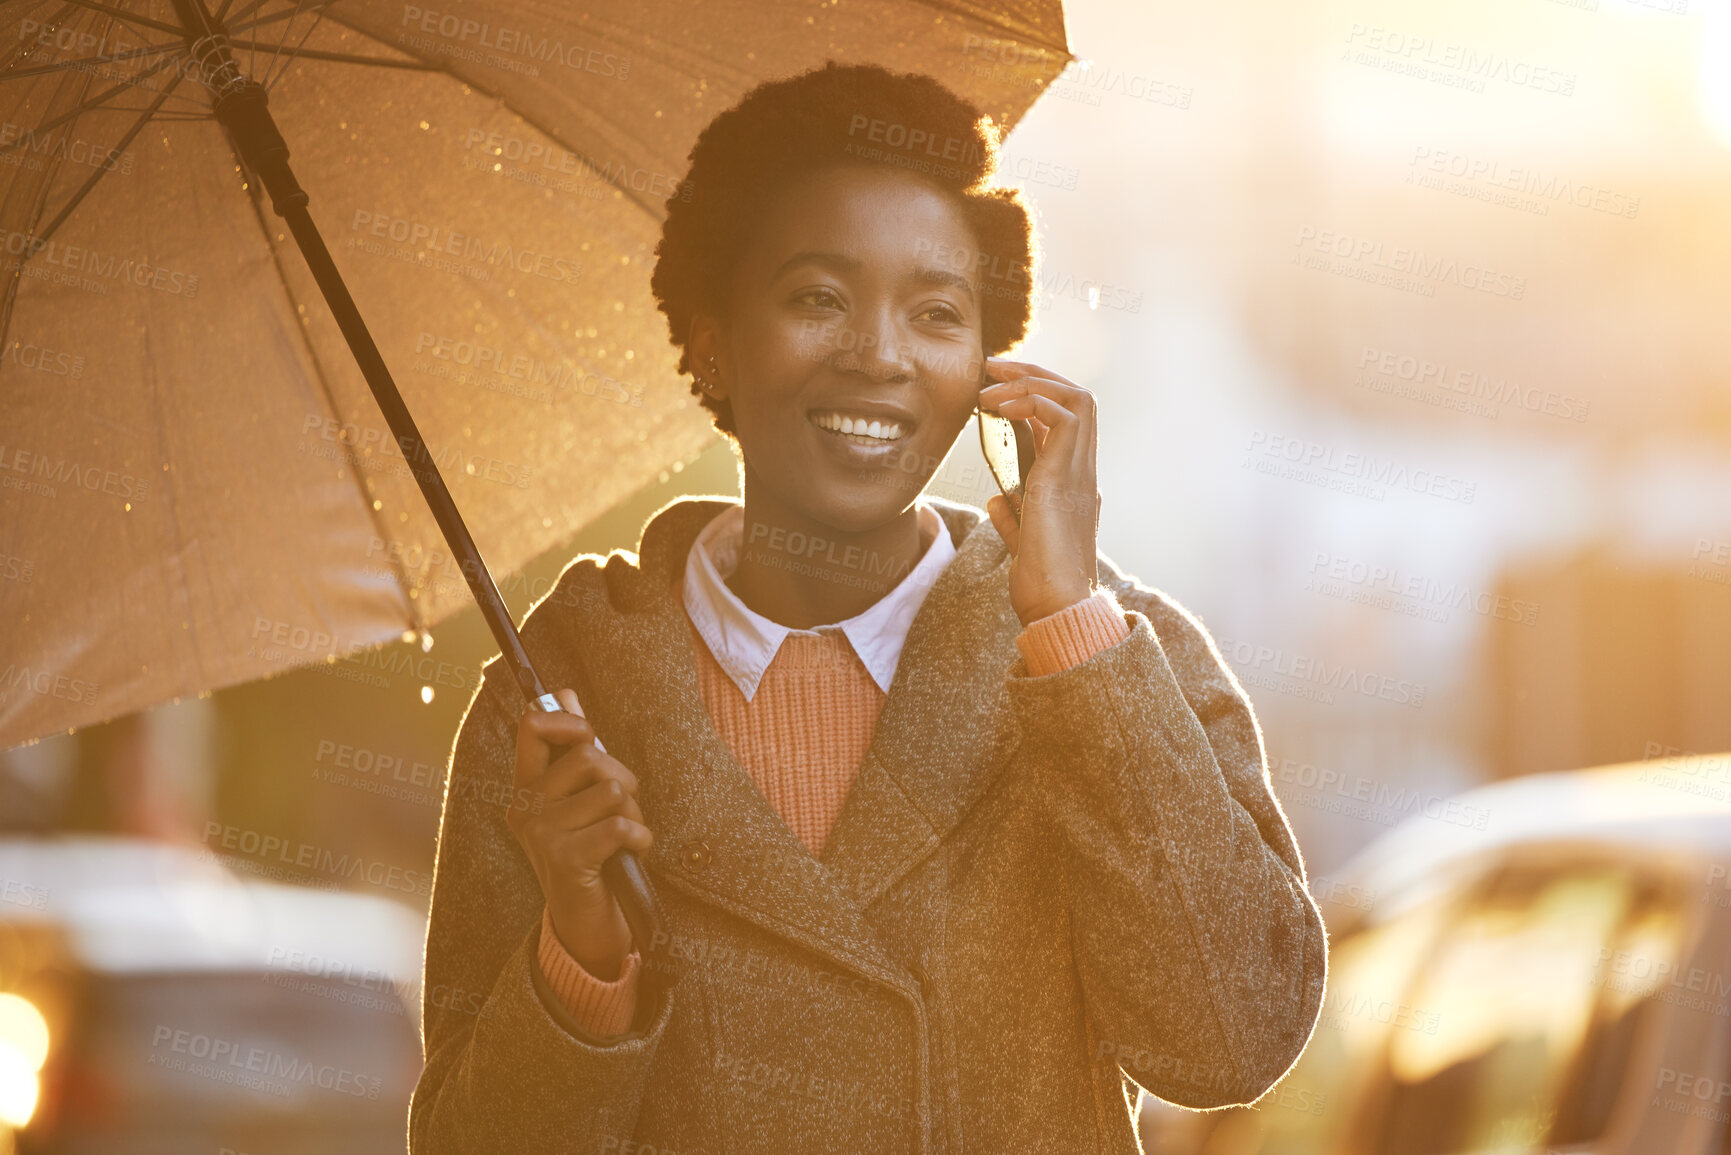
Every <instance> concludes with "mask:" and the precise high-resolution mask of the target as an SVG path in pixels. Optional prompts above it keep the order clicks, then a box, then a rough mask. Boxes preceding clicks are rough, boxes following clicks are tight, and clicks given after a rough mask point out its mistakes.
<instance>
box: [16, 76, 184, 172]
mask: <svg viewBox="0 0 1731 1155" xmlns="http://www.w3.org/2000/svg"><path fill="white" fill-rule="evenodd" d="M167 64H168V62H167V61H163V62H162V63H161V64H158V65H157V66H156V67H154V68H152V69H151V70H150V71H148V72H145V73H142V74H141V75H144V76H151V75H154V74H155V73H158V72H160V71H162V70H163V68H165V67H167ZM128 86H129V82H124V81H123V82H122V83H120V84H116V85H115V86H114V87H113V88H110V89H108V90H107V91H104V92H99V93H97V94H96V96H95V97H93V98H92V99H90V100H86V101H83V102H81V103H79V104H78V105H76V106H75V107H73V108H71V109H70V110H68V111H66V112H64V113H62V114H61V115H59V116H57V117H55V118H54V119H53V120H48V121H44V122H43V123H41V124H39V125H37V126H36V128H35V129H34V132H37V133H41V132H46V131H48V130H49V129H51V128H59V127H60V126H61V125H63V124H65V123H66V122H67V121H69V120H77V119H78V118H79V117H80V116H82V115H84V114H85V113H86V112H90V111H92V110H94V109H97V108H101V107H102V102H103V101H105V100H107V99H108V98H109V97H111V96H113V95H114V94H115V93H117V92H119V91H120V90H121V89H123V88H126V87H128ZM131 111H134V112H136V111H137V110H136V109H133V110H131ZM26 139H28V138H25V137H20V138H19V139H18V140H16V141H14V142H13V143H11V144H8V145H3V146H0V155H3V154H5V153H8V152H11V151H13V150H14V149H18V148H22V147H24V142H25V140H26Z"/></svg>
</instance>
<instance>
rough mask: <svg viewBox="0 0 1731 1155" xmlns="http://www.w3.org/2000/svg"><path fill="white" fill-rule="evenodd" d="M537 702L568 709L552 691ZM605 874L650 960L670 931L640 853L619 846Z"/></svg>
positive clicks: (553, 709)
mask: <svg viewBox="0 0 1731 1155" xmlns="http://www.w3.org/2000/svg"><path fill="white" fill-rule="evenodd" d="M534 704H535V709H537V710H539V711H541V712H542V713H543V714H562V713H565V707H564V706H561V705H560V704H559V699H557V698H555V697H554V696H553V695H552V694H541V695H539V696H537V697H536V698H535V699H534ZM576 713H577V716H578V717H579V718H581V717H583V711H582V709H578V710H577V711H576ZM595 748H596V749H597V750H600V751H602V752H603V753H605V752H606V750H607V747H605V746H603V745H602V744H601V739H600V738H599V737H597V738H596V739H595ZM560 753H562V751H555V752H554V754H553V757H555V758H557V757H558V756H559V754H560ZM601 877H602V878H603V879H605V880H606V882H607V889H608V890H611V891H612V892H613V898H614V901H616V902H617V903H619V911H620V913H621V914H623V915H624V916H625V925H626V926H628V927H630V928H631V941H632V943H633V944H634V945H635V946H636V947H637V949H638V950H639V951H641V952H642V954H643V958H644V960H645V961H647V960H648V959H649V957H650V955H651V954H652V953H653V952H654V951H657V950H660V949H661V947H662V946H664V945H665V944H666V943H667V934H666V932H665V930H664V929H663V928H662V925H661V902H660V900H659V899H657V898H656V897H655V887H654V886H653V885H652V884H651V883H650V881H649V873H648V872H647V871H645V870H644V869H643V864H642V863H641V862H639V861H638V860H637V855H635V854H633V853H632V852H631V851H629V850H619V851H615V852H614V853H613V855H612V856H611V857H609V858H608V859H607V861H606V862H604V863H602V864H601Z"/></svg>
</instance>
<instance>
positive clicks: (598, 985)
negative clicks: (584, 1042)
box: [537, 907, 640, 1038]
mask: <svg viewBox="0 0 1731 1155" xmlns="http://www.w3.org/2000/svg"><path fill="white" fill-rule="evenodd" d="M537 958H538V960H539V962H540V966H541V975H542V977H543V978H545V979H546V980H547V985H548V986H549V987H551V988H552V990H553V993H554V994H555V995H557V996H558V998H559V1002H560V1005H562V1006H563V1007H564V1008H565V1010H566V1013H568V1014H569V1015H570V1016H571V1018H572V1019H574V1020H575V1021H576V1023H577V1025H578V1026H580V1027H582V1028H583V1029H584V1030H585V1031H587V1032H588V1033H590V1034H591V1035H594V1036H596V1037H597V1038H608V1037H610V1036H613V1035H623V1034H624V1033H625V1032H626V1031H627V1030H629V1029H630V1027H631V1016H632V1014H633V1013H634V1012H635V1011H636V1010H637V964H638V962H639V961H640V959H639V957H638V954H637V951H636V950H635V949H634V950H632V952H631V953H630V954H628V955H626V956H625V965H624V966H623V967H622V968H620V971H619V977H618V978H616V979H614V980H613V981H612V982H610V983H606V982H602V981H601V980H600V979H598V978H596V977H595V976H594V975H592V974H590V973H589V972H588V971H586V970H584V969H583V964H582V963H580V962H578V961H577V960H576V959H574V958H572V957H571V955H570V953H569V952H568V951H566V949H565V946H564V944H563V943H561V942H560V941H559V936H558V935H557V934H556V933H554V931H553V915H552V913H551V912H550V911H548V910H547V909H546V908H545V907H543V908H542V909H541V945H540V948H539V950H538V951H537Z"/></svg>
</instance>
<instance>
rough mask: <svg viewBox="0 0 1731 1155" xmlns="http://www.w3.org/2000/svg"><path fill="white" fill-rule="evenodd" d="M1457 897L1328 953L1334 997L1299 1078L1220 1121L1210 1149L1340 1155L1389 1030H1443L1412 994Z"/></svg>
mask: <svg viewBox="0 0 1731 1155" xmlns="http://www.w3.org/2000/svg"><path fill="white" fill-rule="evenodd" d="M1451 901H1452V899H1450V898H1449V897H1448V896H1447V895H1445V894H1441V893H1438V894H1433V896H1432V897H1430V898H1428V899H1426V900H1425V901H1423V902H1422V903H1419V904H1416V905H1414V906H1411V907H1409V908H1407V909H1406V910H1404V911H1402V912H1401V913H1399V914H1397V915H1395V916H1393V917H1391V918H1390V919H1388V920H1387V921H1386V922H1383V923H1380V924H1377V925H1373V926H1370V927H1368V928H1367V929H1364V930H1360V931H1357V932H1355V933H1352V934H1349V935H1347V936H1345V937H1344V938H1341V939H1339V940H1337V941H1335V942H1333V943H1331V944H1330V946H1329V952H1328V990H1327V993H1326V994H1325V996H1324V999H1323V1005H1322V1013H1321V1015H1320V1016H1319V1018H1318V1020H1317V1024H1316V1029H1315V1031H1313V1032H1312V1033H1311V1036H1310V1042H1309V1044H1308V1045H1307V1046H1306V1047H1305V1049H1304V1054H1303V1055H1302V1056H1301V1057H1300V1058H1299V1060H1298V1063H1297V1064H1296V1065H1295V1066H1294V1067H1293V1069H1292V1071H1291V1072H1290V1073H1289V1074H1288V1075H1287V1076H1286V1078H1284V1079H1282V1080H1281V1081H1280V1082H1279V1083H1278V1084H1277V1085H1276V1086H1275V1087H1274V1088H1273V1089H1272V1090H1270V1091H1269V1092H1268V1093H1267V1094H1266V1095H1264V1096H1263V1097H1262V1098H1261V1099H1260V1100H1258V1101H1257V1103H1256V1105H1255V1106H1254V1107H1253V1108H1252V1109H1250V1110H1248V1111H1233V1112H1224V1113H1222V1114H1221V1115H1220V1116H1219V1117H1218V1122H1217V1123H1216V1124H1215V1125H1214V1127H1213V1130H1212V1133H1211V1134H1210V1136H1209V1139H1208V1142H1207V1145H1206V1148H1205V1150H1206V1151H1207V1152H1209V1155H1221V1153H1232V1155H1238V1153H1241V1152H1242V1153H1248V1152H1280V1155H1331V1153H1333V1152H1335V1151H1339V1150H1341V1149H1342V1147H1343V1140H1344V1134H1345V1126H1346V1124H1347V1123H1348V1121H1349V1120H1350V1119H1351V1117H1352V1115H1353V1109H1352V1103H1351V1102H1350V1095H1351V1093H1352V1091H1353V1090H1354V1089H1357V1088H1362V1087H1363V1086H1364V1084H1365V1082H1366V1077H1367V1075H1368V1074H1369V1073H1370V1070H1371V1069H1372V1068H1373V1067H1374V1065H1375V1064H1378V1063H1380V1062H1381V1061H1382V1056H1383V1053H1384V1049H1385V1046H1386V1041H1387V1038H1388V1035H1389V1034H1390V1032H1405V1031H1425V1030H1430V1029H1434V1025H1433V1024H1434V1021H1435V1018H1434V1016H1433V1015H1431V1014H1430V1012H1429V1011H1428V1010H1427V1009H1426V1008H1424V1007H1422V1006H1415V1005H1413V1004H1412V1003H1411V1002H1410V1001H1409V1000H1408V999H1407V996H1406V988H1407V984H1408V981H1409V978H1410V976H1411V974H1412V972H1413V970H1414V969H1415V968H1416V967H1417V966H1418V964H1419V961H1420V960H1421V959H1423V958H1424V957H1426V956H1427V955H1429V954H1430V953H1431V952H1432V950H1433V949H1434V947H1435V941H1436V937H1437V935H1438V934H1439V933H1440V931H1441V929H1442V927H1443V926H1444V925H1446V917H1447V911H1448V907H1449V905H1450V902H1451Z"/></svg>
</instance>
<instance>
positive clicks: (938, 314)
mask: <svg viewBox="0 0 1731 1155" xmlns="http://www.w3.org/2000/svg"><path fill="white" fill-rule="evenodd" d="M920 316H921V317H932V318H934V319H935V320H939V321H947V322H949V323H950V324H955V325H959V324H961V322H962V315H961V314H960V313H958V312H956V310H955V309H954V308H953V307H951V306H949V305H945V304H941V303H940V304H936V305H928V306H926V309H925V311H924V312H922V313H921V314H920Z"/></svg>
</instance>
